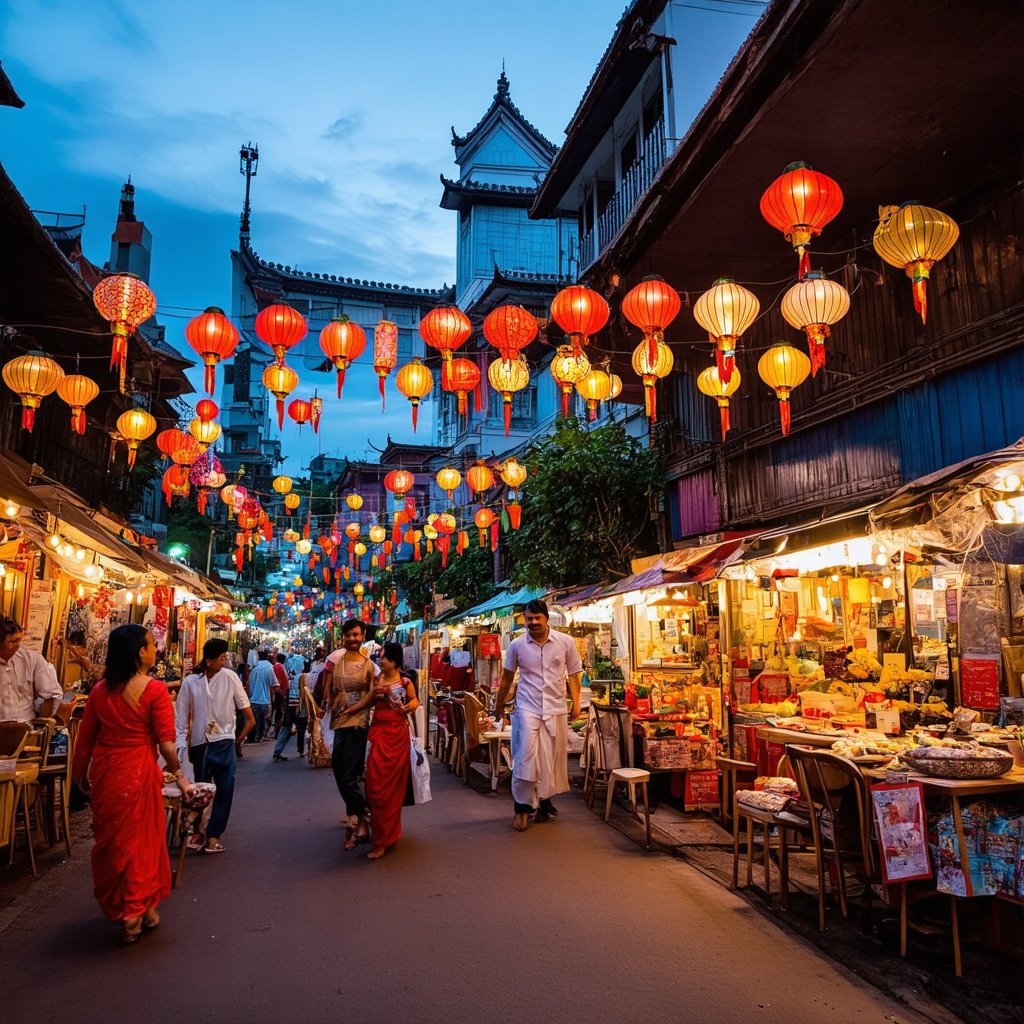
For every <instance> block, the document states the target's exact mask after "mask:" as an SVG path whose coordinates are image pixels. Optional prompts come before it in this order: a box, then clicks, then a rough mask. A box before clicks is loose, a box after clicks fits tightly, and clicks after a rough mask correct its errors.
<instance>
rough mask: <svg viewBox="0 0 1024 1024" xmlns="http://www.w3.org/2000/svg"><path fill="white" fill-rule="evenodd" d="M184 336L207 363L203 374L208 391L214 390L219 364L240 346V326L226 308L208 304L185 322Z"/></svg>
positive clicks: (211, 392)
mask: <svg viewBox="0 0 1024 1024" xmlns="http://www.w3.org/2000/svg"><path fill="white" fill-rule="evenodd" d="M185 340H186V341H187V342H188V343H189V344H190V345H191V346H192V348H193V349H195V351H196V354H197V355H198V356H199V357H200V358H201V359H202V361H203V365H204V366H205V367H206V370H205V372H204V375H203V386H204V387H205V388H206V393H207V394H208V395H212V394H214V392H215V391H216V389H217V364H218V363H219V362H221V361H222V360H224V359H230V358H231V357H232V356H233V355H234V354H235V349H236V348H238V329H237V328H236V327H235V325H234V324H233V323H232V322H231V321H230V320H229V319H228V318H227V317H226V316H225V315H224V310H223V309H221V308H220V307H219V306H208V307H207V309H206V310H205V312H203V313H200V314H199V316H197V317H195V318H194V319H192V320H190V321H189V322H188V323H187V324H186V325H185ZM214 415H216V413H214ZM211 419H212V417H211Z"/></svg>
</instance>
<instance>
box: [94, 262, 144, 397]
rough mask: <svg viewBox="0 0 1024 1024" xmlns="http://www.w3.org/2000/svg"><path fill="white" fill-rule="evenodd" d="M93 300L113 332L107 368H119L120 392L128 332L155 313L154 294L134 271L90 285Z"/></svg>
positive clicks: (126, 356) (126, 353) (132, 331)
mask: <svg viewBox="0 0 1024 1024" xmlns="http://www.w3.org/2000/svg"><path fill="white" fill-rule="evenodd" d="M92 301H93V304H94V305H95V306H96V308H97V309H98V310H99V312H100V316H102V317H103V319H104V320H106V321H107V322H108V323H109V324H110V328H111V333H112V334H113V335H114V345H113V348H112V349H111V351H110V368H111V369H113V368H114V367H115V366H116V367H118V369H119V372H120V375H121V389H122V391H123V390H124V374H125V367H126V366H127V363H128V335H129V334H133V333H134V332H135V330H136V329H137V328H138V326H139V324H141V323H145V321H146V320H148V319H149V318H150V317H151V316H152V315H153V314H154V313H155V312H156V296H155V295H154V294H153V293H152V291H150V288H149V285H147V284H146V282H145V281H143V280H142V279H141V278H139V277H137V276H136V275H135V274H110V275H109V276H108V277H105V278H103V280H102V281H100V282H99V283H98V284H97V285H96V287H95V288H93V290H92Z"/></svg>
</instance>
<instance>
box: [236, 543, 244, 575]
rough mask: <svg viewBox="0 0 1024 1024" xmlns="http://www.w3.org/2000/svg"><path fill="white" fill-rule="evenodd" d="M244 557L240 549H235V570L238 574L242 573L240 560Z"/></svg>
mask: <svg viewBox="0 0 1024 1024" xmlns="http://www.w3.org/2000/svg"><path fill="white" fill-rule="evenodd" d="M244 557H245V552H243V551H242V549H241V548H235V569H236V570H237V571H238V572H241V571H242V559H243V558H244Z"/></svg>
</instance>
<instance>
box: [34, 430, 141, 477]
mask: <svg viewBox="0 0 1024 1024" xmlns="http://www.w3.org/2000/svg"><path fill="white" fill-rule="evenodd" d="M28 429H29V430H31V429H32V427H31V425H30V426H29V428H28ZM135 451H136V449H134V448H129V449H128V469H129V470H130V469H131V468H132V467H133V466H134V465H135Z"/></svg>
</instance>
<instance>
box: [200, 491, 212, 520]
mask: <svg viewBox="0 0 1024 1024" xmlns="http://www.w3.org/2000/svg"><path fill="white" fill-rule="evenodd" d="M209 493H210V492H209V491H208V490H207V489H206V488H205V487H200V488H199V498H198V505H199V514H200V515H201V516H205V515H206V499H207V496H208V495H209Z"/></svg>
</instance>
